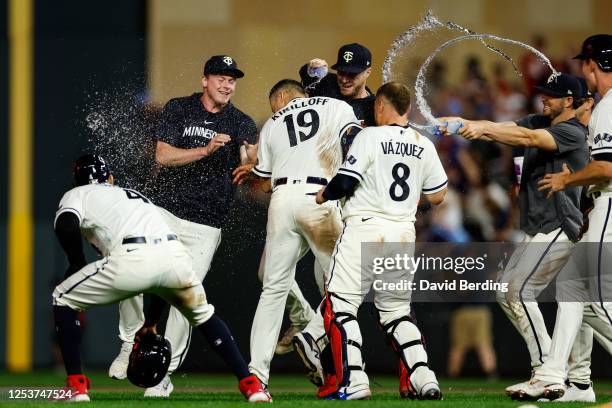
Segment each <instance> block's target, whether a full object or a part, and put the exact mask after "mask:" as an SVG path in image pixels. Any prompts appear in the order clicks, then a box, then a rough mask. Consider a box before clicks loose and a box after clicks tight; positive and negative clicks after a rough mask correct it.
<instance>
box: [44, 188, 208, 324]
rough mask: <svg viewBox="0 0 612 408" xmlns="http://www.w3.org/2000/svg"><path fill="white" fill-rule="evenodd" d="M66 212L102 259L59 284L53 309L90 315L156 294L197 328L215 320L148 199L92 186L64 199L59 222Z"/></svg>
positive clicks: (181, 248) (186, 256) (173, 238)
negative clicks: (92, 311)
mask: <svg viewBox="0 0 612 408" xmlns="http://www.w3.org/2000/svg"><path fill="white" fill-rule="evenodd" d="M66 212H71V213H73V214H75V215H76V216H77V217H78V219H79V222H80V227H81V231H82V233H83V235H84V236H85V237H86V238H87V240H88V241H89V242H90V243H91V244H92V245H93V246H95V248H97V249H98V251H99V252H100V253H101V254H102V255H103V258H102V259H100V260H98V261H96V262H93V263H90V264H88V265H86V266H85V267H83V268H82V269H81V270H79V271H78V272H76V273H74V274H73V275H72V276H70V277H69V278H68V279H66V280H64V281H63V282H62V283H60V284H59V285H58V286H57V287H56V288H55V290H54V292H53V304H54V305H58V306H68V307H70V308H72V309H74V310H87V309H89V308H91V307H93V306H97V305H105V304H110V303H114V302H118V301H120V300H122V299H126V298H129V297H132V296H134V295H137V294H139V293H142V292H152V293H155V294H157V295H159V296H161V297H162V298H164V299H165V300H166V301H168V302H169V303H171V304H172V305H174V306H175V307H177V308H178V309H179V310H180V311H181V313H182V314H183V315H184V316H185V317H186V318H187V319H188V320H189V322H190V323H191V324H192V325H194V326H197V325H199V324H202V323H204V322H205V321H206V320H208V319H209V318H210V317H211V316H212V315H213V313H214V308H213V306H212V305H210V304H208V303H207V301H206V294H205V292H204V288H203V286H202V283H201V282H200V281H199V280H198V279H197V277H196V275H195V273H194V272H193V269H192V267H191V257H190V256H189V253H188V252H187V250H186V249H185V247H184V246H183V244H181V242H180V241H178V239H177V237H176V235H175V233H174V231H173V230H172V229H171V228H170V227H169V226H168V224H167V223H166V222H165V220H164V218H163V216H162V215H161V214H160V213H159V211H158V209H157V207H156V206H154V205H153V204H151V203H150V202H149V200H148V199H147V198H146V197H144V196H143V195H141V194H140V193H138V192H136V191H134V190H130V189H122V188H120V187H115V186H112V185H110V184H89V185H85V186H80V187H76V188H74V189H72V190H70V191H68V192H67V193H66V194H65V195H64V197H63V198H62V200H61V202H60V207H59V209H58V211H57V215H56V220H57V217H59V215H61V214H64V213H66Z"/></svg>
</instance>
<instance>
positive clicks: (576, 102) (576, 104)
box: [572, 98, 588, 109]
mask: <svg viewBox="0 0 612 408" xmlns="http://www.w3.org/2000/svg"><path fill="white" fill-rule="evenodd" d="M572 99H573V101H572V109H578V108H579V107H581V106H582V104H583V103H585V102H586V101H587V99H588V98H572Z"/></svg>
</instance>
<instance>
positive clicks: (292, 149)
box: [237, 79, 360, 383]
mask: <svg viewBox="0 0 612 408" xmlns="http://www.w3.org/2000/svg"><path fill="white" fill-rule="evenodd" d="M270 106H271V108H272V111H273V112H274V114H273V115H272V117H271V118H270V119H268V121H267V122H266V123H265V124H264V126H263V128H262V130H261V134H260V139H259V151H258V163H257V166H255V167H254V168H253V170H252V171H253V172H252V173H242V174H238V175H237V179H238V180H239V181H242V180H243V178H244V177H251V178H252V177H255V176H258V177H261V178H264V179H267V180H268V185H269V188H270V189H272V198H271V201H270V207H269V209H268V224H267V227H266V249H265V261H264V262H265V265H264V269H263V272H264V276H263V289H262V293H261V296H260V298H259V303H258V305H257V311H256V312H255V318H254V321H253V327H252V329H251V362H250V364H249V367H250V369H251V370H253V372H254V373H255V374H256V375H257V376H258V378H259V379H260V380H261V381H262V382H264V383H267V382H268V378H269V371H270V362H271V360H272V357H273V355H274V348H275V339H276V338H277V337H278V334H279V332H280V328H281V324H282V317H283V306H284V304H285V302H286V300H287V294H288V292H289V290H290V287H291V285H292V283H293V282H294V278H295V266H296V263H297V261H298V260H299V258H300V256H301V255H303V254H304V252H305V250H306V249H307V248H310V249H311V250H312V251H313V253H314V255H315V257H316V258H317V260H318V262H319V263H320V264H321V265H322V266H324V268H326V267H327V266H328V265H329V261H330V257H331V252H332V249H333V247H334V243H335V241H336V238H337V237H338V235H339V233H340V211H339V208H338V206H337V205H335V204H328V205H325V206H317V205H316V203H315V200H314V195H315V194H316V192H317V191H318V188H319V187H320V186H321V185H326V184H327V180H328V179H329V178H331V176H332V175H333V174H334V173H335V172H336V170H337V169H338V167H339V165H340V163H341V161H342V149H341V138H342V136H343V135H345V134H347V133H352V132H355V131H357V130H359V129H360V126H359V124H358V120H357V118H356V117H355V114H354V113H353V110H352V109H351V107H350V106H349V105H348V104H347V103H345V102H342V101H339V100H336V99H332V98H325V97H311V98H308V97H306V92H305V91H304V89H303V88H302V86H301V85H300V83H299V82H297V81H294V80H290V79H285V80H282V81H280V82H278V83H277V84H276V85H274V87H272V89H271V91H270ZM302 334H303V336H305V337H306V338H308V339H309V341H307V344H306V347H309V348H312V349H314V348H316V347H317V345H316V341H315V340H316V339H317V338H318V337H320V336H322V335H324V328H323V319H322V316H321V315H320V313H319V314H317V317H316V318H314V319H313V320H312V321H311V322H310V323H309V325H308V327H307V328H306V329H305V330H304V331H303V333H302ZM317 352H318V351H317ZM312 370H313V371H315V373H313V375H314V374H318V376H319V377H320V376H321V368H320V367H313V368H312Z"/></svg>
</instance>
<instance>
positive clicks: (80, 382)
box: [65, 374, 90, 402]
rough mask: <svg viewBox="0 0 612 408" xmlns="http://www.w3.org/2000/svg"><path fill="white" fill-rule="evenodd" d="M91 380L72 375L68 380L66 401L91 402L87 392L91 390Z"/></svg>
mask: <svg viewBox="0 0 612 408" xmlns="http://www.w3.org/2000/svg"><path fill="white" fill-rule="evenodd" d="M89 384H90V383H89V378H87V377H85V376H84V375H83V374H72V375H69V376H68V378H67V379H66V389H65V391H66V394H65V401H70V402H86V401H89V395H88V394H87V390H88V389H89Z"/></svg>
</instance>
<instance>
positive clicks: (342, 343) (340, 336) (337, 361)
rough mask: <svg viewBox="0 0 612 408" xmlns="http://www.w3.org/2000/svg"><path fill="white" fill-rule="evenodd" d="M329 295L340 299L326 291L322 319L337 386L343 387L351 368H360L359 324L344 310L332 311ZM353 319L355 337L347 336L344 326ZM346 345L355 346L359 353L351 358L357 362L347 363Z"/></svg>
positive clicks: (348, 377) (347, 381)
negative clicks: (330, 351)
mask: <svg viewBox="0 0 612 408" xmlns="http://www.w3.org/2000/svg"><path fill="white" fill-rule="evenodd" d="M331 296H335V297H336V298H338V299H340V300H342V299H341V298H339V297H338V296H337V295H334V294H333V293H328V294H327V297H326V299H325V309H324V311H323V319H324V322H325V333H326V334H327V337H328V338H329V345H330V346H331V350H332V356H333V360H334V369H335V371H336V378H337V379H338V386H339V387H345V386H348V384H349V381H350V376H351V370H362V369H363V367H362V364H361V344H360V341H361V332H360V331H359V326H358V325H357V318H356V317H355V316H354V315H352V314H350V313H344V312H334V310H333V307H332V301H331ZM352 321H354V322H355V325H357V327H356V329H355V330H354V333H353V334H354V336H351V337H355V339H351V338H349V336H348V335H347V330H346V328H345V327H344V326H345V325H346V324H347V323H350V322H352ZM348 346H351V347H355V348H357V349H358V350H357V352H358V353H359V355H353V356H354V357H357V358H353V359H352V360H355V361H356V362H357V363H358V364H355V365H350V364H349V355H348V351H347V348H348Z"/></svg>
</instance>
